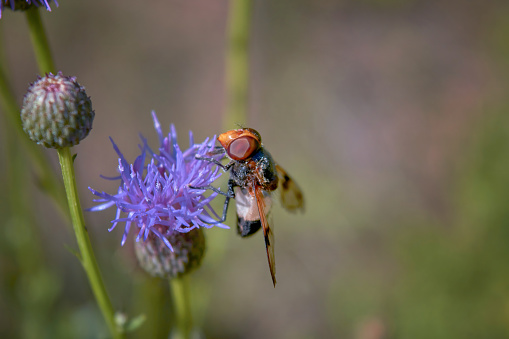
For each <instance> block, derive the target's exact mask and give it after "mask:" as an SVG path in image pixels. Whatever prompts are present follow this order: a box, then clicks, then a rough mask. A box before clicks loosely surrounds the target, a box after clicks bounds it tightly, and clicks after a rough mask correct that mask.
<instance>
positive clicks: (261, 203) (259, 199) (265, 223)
mask: <svg viewBox="0 0 509 339" xmlns="http://www.w3.org/2000/svg"><path fill="white" fill-rule="evenodd" d="M255 197H256V204H257V205H258V212H259V213H260V221H261V223H262V228H263V236H264V238H265V248H266V249H267V260H268V261H269V268H270V275H271V276H272V283H273V284H274V287H276V260H275V257H274V233H272V229H271V228H270V224H269V215H268V213H269V212H270V209H269V208H268V207H267V205H266V203H265V199H264V195H263V190H262V188H261V187H260V186H255Z"/></svg>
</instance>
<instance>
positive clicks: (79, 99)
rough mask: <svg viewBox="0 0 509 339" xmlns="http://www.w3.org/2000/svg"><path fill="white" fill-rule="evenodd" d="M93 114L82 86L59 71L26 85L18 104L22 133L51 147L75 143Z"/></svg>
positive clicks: (86, 131)
mask: <svg viewBox="0 0 509 339" xmlns="http://www.w3.org/2000/svg"><path fill="white" fill-rule="evenodd" d="M94 116H95V113H94V111H93V110H92V102H91V101H90V98H89V97H88V96H87V93H86V92H85V88H84V87H82V86H80V84H78V83H77V82H76V78H75V77H64V76H62V73H61V72H58V74H57V75H53V74H51V73H49V74H47V75H46V76H44V77H42V78H41V77H38V78H37V80H36V81H35V82H34V83H33V84H31V85H30V86H29V87H28V90H27V93H26V94H25V97H24V99H23V106H22V108H21V122H22V124H23V130H24V131H25V133H27V134H28V136H29V137H30V139H31V140H32V141H35V142H36V143H38V144H39V145H43V146H45V147H50V148H63V147H70V146H74V145H77V144H78V143H79V142H80V141H81V140H82V139H84V138H85V137H86V136H87V135H88V133H89V132H90V130H91V129H92V122H93V121H94Z"/></svg>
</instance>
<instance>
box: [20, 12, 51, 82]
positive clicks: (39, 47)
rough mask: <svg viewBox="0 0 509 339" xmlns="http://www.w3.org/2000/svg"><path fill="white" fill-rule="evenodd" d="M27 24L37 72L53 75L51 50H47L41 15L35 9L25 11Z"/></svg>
mask: <svg viewBox="0 0 509 339" xmlns="http://www.w3.org/2000/svg"><path fill="white" fill-rule="evenodd" d="M25 13H26V18H27V22H28V28H29V30H30V39H31V40H32V46H33V47H34V52H35V58H36V59H37V65H38V66H39V72H40V73H41V74H45V73H49V72H51V73H53V74H54V73H55V64H54V62H53V58H52V57H51V50H50V48H49V43H48V38H47V37H46V32H45V30H44V26H43V25H42V20H41V15H40V13H39V9H38V8H37V7H32V8H30V9H28V10H27V11H25Z"/></svg>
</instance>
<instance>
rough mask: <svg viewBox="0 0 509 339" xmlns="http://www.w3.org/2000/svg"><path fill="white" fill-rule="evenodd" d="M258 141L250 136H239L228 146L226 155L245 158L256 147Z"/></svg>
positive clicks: (235, 158)
mask: <svg viewBox="0 0 509 339" xmlns="http://www.w3.org/2000/svg"><path fill="white" fill-rule="evenodd" d="M258 146H259V144H258V141H256V139H254V138H251V137H240V138H238V139H236V140H233V141H232V142H231V143H230V147H228V155H229V156H230V158H232V159H233V160H245V159H246V158H248V157H249V156H250V155H251V154H252V153H253V152H254V151H256V150H257V149H258Z"/></svg>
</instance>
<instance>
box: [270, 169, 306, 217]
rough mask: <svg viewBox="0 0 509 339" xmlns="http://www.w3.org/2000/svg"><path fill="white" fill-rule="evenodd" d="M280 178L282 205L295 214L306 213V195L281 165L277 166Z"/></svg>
mask: <svg viewBox="0 0 509 339" xmlns="http://www.w3.org/2000/svg"><path fill="white" fill-rule="evenodd" d="M276 170H277V174H278V177H279V185H278V187H279V191H280V193H281V205H283V207H284V208H286V209H287V210H289V211H291V212H293V211H296V210H300V211H304V195H303V194H302V191H301V189H300V187H299V186H298V185H297V183H296V182H295V181H294V180H293V179H292V178H291V177H290V176H289V175H288V173H286V171H285V170H284V169H283V168H282V167H281V166H279V165H276Z"/></svg>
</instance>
